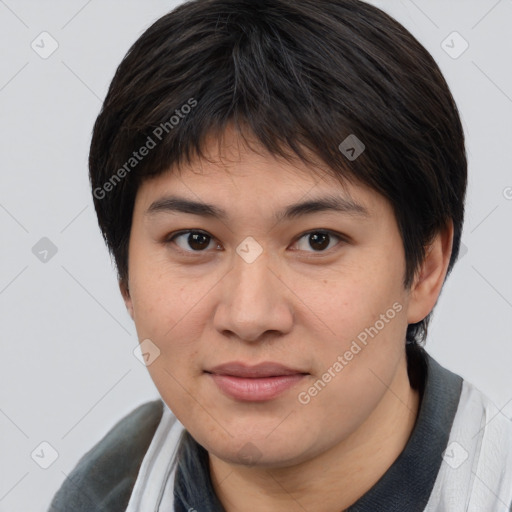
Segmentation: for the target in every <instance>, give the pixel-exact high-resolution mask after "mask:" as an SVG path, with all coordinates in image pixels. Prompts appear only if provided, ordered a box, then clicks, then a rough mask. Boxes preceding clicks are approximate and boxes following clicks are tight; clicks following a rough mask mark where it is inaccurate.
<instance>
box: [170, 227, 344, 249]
mask: <svg viewBox="0 0 512 512" xmlns="http://www.w3.org/2000/svg"><path fill="white" fill-rule="evenodd" d="M190 233H200V234H202V235H206V236H207V237H209V238H210V239H211V240H210V241H215V242H217V245H221V244H220V242H219V241H218V240H217V239H216V238H215V237H214V236H213V235H211V234H210V233H208V232H207V231H204V230H202V229H182V230H180V231H175V232H173V233H171V234H170V235H168V236H166V237H165V238H164V244H170V243H172V242H173V241H174V239H175V238H177V237H179V236H181V235H185V234H190ZM313 233H324V234H328V235H329V236H334V237H335V238H338V239H339V240H340V241H341V242H343V243H348V237H347V236H346V235H343V234H342V233H338V232H337V231H333V230H331V229H324V228H317V229H309V230H307V231H304V232H303V233H301V234H300V235H297V236H296V237H295V239H294V241H293V244H296V243H297V242H298V241H299V240H300V239H301V238H304V237H305V236H306V235H310V234H313ZM175 245H176V246H177V248H178V249H177V250H179V251H181V252H183V253H187V254H197V255H200V254H206V253H208V252H209V251H206V250H203V251H192V250H190V251H189V250H186V249H183V248H181V247H179V246H178V245H177V244H175ZM338 245H339V243H338V244H336V245H335V246H334V247H331V248H330V249H327V250H325V251H303V252H307V253H312V254H317V255H323V254H328V253H330V252H331V251H332V250H333V249H335V248H336V247H337V246H338ZM297 252H300V250H297Z"/></svg>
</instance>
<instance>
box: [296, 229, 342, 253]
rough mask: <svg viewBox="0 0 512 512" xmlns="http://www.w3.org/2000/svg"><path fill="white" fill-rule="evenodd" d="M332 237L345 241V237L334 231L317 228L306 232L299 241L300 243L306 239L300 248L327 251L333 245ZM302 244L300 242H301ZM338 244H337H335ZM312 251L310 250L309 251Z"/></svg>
mask: <svg viewBox="0 0 512 512" xmlns="http://www.w3.org/2000/svg"><path fill="white" fill-rule="evenodd" d="M332 238H336V239H338V240H341V241H343V238H342V237H341V236H340V235H337V234H336V233H333V232H332V231H325V230H316V231H309V232H308V233H304V234H303V235H302V236H301V237H300V238H299V239H298V241H297V243H299V242H300V241H301V240H303V239H304V243H303V244H302V247H299V250H302V251H304V250H305V251H308V247H311V248H312V249H313V252H327V249H331V248H332V246H331V244H330V242H331V241H332ZM299 245H300V244H299ZM334 245H336V244H334ZM308 252H310V251H308Z"/></svg>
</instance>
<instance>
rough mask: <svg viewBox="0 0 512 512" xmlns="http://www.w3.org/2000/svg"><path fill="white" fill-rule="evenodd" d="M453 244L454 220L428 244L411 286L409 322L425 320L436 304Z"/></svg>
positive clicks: (408, 311)
mask: <svg viewBox="0 0 512 512" xmlns="http://www.w3.org/2000/svg"><path fill="white" fill-rule="evenodd" d="M452 244H453V222H452V221H451V220H450V222H449V224H448V226H447V227H446V228H445V229H444V230H442V231H441V232H440V233H438V234H437V236H436V237H435V239H434V240H433V242H432V243H431V244H430V245H429V246H428V248H427V251H426V254H425V259H424V261H423V263H422V265H421V267H420V269H419V271H418V272H417V274H416V276H415V279H414V283H413V285H412V287H411V292H410V300H409V308H408V310H407V322H408V323H410V324H414V323H417V322H420V321H421V320H423V319H424V318H425V317H426V316H427V315H428V314H429V313H430V312H431V311H432V309H433V308H434V306H435V305H436V302H437V299H438V298H439V294H440V293H441V289H442V287H443V283H444V279H445V277H446V272H447V271H448V264H449V263H450V256H451V254H452Z"/></svg>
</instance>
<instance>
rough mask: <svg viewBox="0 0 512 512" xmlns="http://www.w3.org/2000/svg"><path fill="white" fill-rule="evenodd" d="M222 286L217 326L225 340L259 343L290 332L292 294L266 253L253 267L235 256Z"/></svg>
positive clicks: (215, 324) (215, 320)
mask: <svg viewBox="0 0 512 512" xmlns="http://www.w3.org/2000/svg"><path fill="white" fill-rule="evenodd" d="M273 266H274V267H275V266H276V265H273ZM221 286H222V291H221V296H220V300H219V304H218V305H217V307H216V309H215V314H214V326H215V328H216V329H217V331H218V332H220V333H221V334H223V335H224V336H229V337H233V338H235V337H237V338H239V339H240V340H244V341H247V342H257V341H262V340H263V338H265V339H267V338H272V337H276V336H279V335H283V334H287V333H289V332H290V331H291V329H292V327H293V317H294V315H293V304H292V297H293V293H292V291H291V290H290V289H289V288H288V286H287V283H285V282H284V280H283V279H282V278H281V276H280V275H279V272H277V271H276V270H275V269H274V268H272V265H271V264H269V261H268V258H267V257H266V253H265V252H263V254H261V255H260V256H259V257H258V258H257V259H256V260H255V261H253V262H251V263H248V262H247V261H245V260H244V259H243V258H241V257H239V256H238V255H236V257H235V262H234V265H233V268H232V269H231V270H230V271H229V272H228V273H227V274H226V275H225V276H224V278H223V279H222V283H221Z"/></svg>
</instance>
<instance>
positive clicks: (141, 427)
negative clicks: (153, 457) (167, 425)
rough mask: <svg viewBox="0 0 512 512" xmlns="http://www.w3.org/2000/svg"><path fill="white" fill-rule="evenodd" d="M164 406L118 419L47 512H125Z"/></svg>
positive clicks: (154, 404)
mask: <svg viewBox="0 0 512 512" xmlns="http://www.w3.org/2000/svg"><path fill="white" fill-rule="evenodd" d="M163 405H164V404H163V402H162V400H160V399H157V400H154V401H151V402H146V403H144V404H142V405H140V406H139V407H137V408H136V409H134V410H133V411H131V412H130V413H129V414H127V415H126V416H125V417H123V418H122V419H121V420H119V421H118V422H117V423H116V424H115V425H114V427H112V428H111V429H110V430H109V431H108V433H107V434H106V435H105V436H104V437H103V438H102V439H101V440H100V441H99V442H98V443H97V444H96V445H94V446H93V447H92V448H91V449H90V450H89V451H88V452H87V453H86V454H85V455H83V457H82V458H81V459H80V460H79V461H78V464H77V465H76V467H75V468H74V469H73V471H72V472H71V473H70V475H69V476H68V477H67V478H66V480H65V481H64V483H63V484H62V486H61V487H60V489H59V490H58V492H57V493H56V494H55V496H54V498H53V501H52V503H51V505H50V508H49V509H48V512H60V511H67V510H73V511H74V512H81V511H90V512H93V511H97V510H102V511H105V512H114V511H124V510H125V509H126V506H127V505H128V501H129V499H130V494H131V492H132V489H133V486H134V484H135V480H136V478H137V474H138V472H139V468H140V465H141V463H142V460H143V458H144V455H145V453H146V451H147V449H148V447H149V445H150V443H151V440H152V438H153V435H154V433H155V431H156V428H157V427H158V424H159V422H160V419H161V417H162V413H163Z"/></svg>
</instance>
